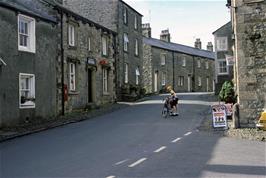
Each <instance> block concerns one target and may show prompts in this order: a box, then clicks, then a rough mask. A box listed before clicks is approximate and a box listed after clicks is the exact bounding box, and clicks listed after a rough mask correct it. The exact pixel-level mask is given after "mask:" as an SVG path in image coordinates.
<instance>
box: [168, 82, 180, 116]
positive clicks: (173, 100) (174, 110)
mask: <svg viewBox="0 0 266 178" xmlns="http://www.w3.org/2000/svg"><path fill="white" fill-rule="evenodd" d="M167 90H168V92H170V94H171V97H170V106H171V109H172V115H174V116H177V115H178V112H177V104H178V97H177V94H176V93H175V91H174V90H173V89H172V87H171V86H168V87H167Z"/></svg>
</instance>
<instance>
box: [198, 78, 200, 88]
mask: <svg viewBox="0 0 266 178" xmlns="http://www.w3.org/2000/svg"><path fill="white" fill-rule="evenodd" d="M198 86H199V87H201V77H198Z"/></svg>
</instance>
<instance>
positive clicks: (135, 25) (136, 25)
mask: <svg viewBox="0 0 266 178" xmlns="http://www.w3.org/2000/svg"><path fill="white" fill-rule="evenodd" d="M134 28H135V30H137V29H138V17H137V15H135V18H134Z"/></svg>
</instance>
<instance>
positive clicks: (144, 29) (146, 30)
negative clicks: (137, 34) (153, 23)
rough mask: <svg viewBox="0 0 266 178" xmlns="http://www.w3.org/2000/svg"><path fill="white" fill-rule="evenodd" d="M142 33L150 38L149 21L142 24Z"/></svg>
mask: <svg viewBox="0 0 266 178" xmlns="http://www.w3.org/2000/svg"><path fill="white" fill-rule="evenodd" d="M142 35H143V36H145V37H147V38H151V27H150V24H149V23H145V24H142Z"/></svg>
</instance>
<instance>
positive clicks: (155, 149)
mask: <svg viewBox="0 0 266 178" xmlns="http://www.w3.org/2000/svg"><path fill="white" fill-rule="evenodd" d="M163 97H165V96H154V97H151V98H150V99H149V100H146V101H143V102H140V103H134V104H131V106H129V107H126V108H124V109H121V110H118V111H115V112H112V113H109V114H106V115H103V116H100V117H96V118H93V119H90V120H86V121H83V122H79V123H75V124H69V125H66V126H63V127H59V128H55V129H51V130H47V131H44V132H40V133H37V134H32V135H28V136H24V137H20V138H16V139H13V140H9V141H6V142H3V143H1V144H0V154H1V155H0V156H1V157H0V158H1V162H0V163H1V169H0V171H1V172H0V177H1V178H9V177H10V178H11V177H12V178H14V177H25V178H37V177H47V178H48V177H49V178H50V177H84V178H85V177H86V178H106V177H109V178H118V177H121V178H122V177H143V178H154V177H167V178H168V177H169V178H170V177H171V178H177V177H241V178H243V177H264V176H265V173H266V172H265V171H266V169H265V163H266V162H265V142H256V141H248V140H237V139H234V138H227V137H221V136H220V135H219V134H215V133H213V132H211V133H210V132H204V131H201V130H198V126H199V125H200V123H201V121H202V120H203V119H204V118H206V117H207V118H210V106H209V105H210V104H211V103H210V102H209V101H208V98H209V95H207V94H193V95H192V94H182V95H179V98H180V106H179V113H180V115H179V116H178V117H169V118H167V119H164V118H162V116H161V108H162V99H163Z"/></svg>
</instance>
